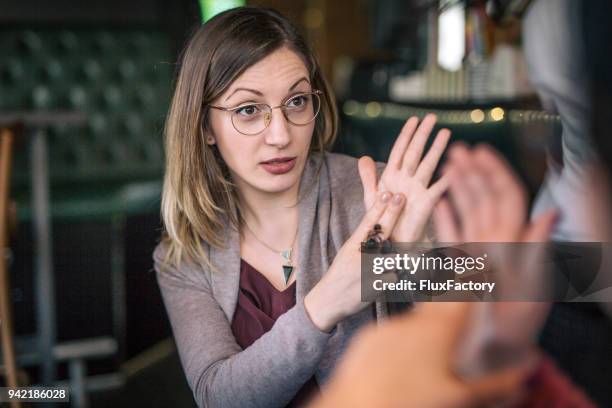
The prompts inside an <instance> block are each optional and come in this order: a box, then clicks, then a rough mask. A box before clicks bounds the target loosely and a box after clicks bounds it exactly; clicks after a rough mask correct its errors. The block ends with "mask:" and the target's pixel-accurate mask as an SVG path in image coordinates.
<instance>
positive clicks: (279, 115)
mask: <svg viewBox="0 0 612 408" xmlns="http://www.w3.org/2000/svg"><path fill="white" fill-rule="evenodd" d="M264 121H266V123H269V125H268V127H267V128H266V130H265V141H266V143H267V144H269V145H274V146H277V147H285V146H287V145H288V144H289V142H290V141H291V129H290V126H291V125H290V124H289V122H288V121H287V118H285V115H283V112H282V111H281V110H280V109H279V110H276V111H274V113H272V114H271V115H270V116H268V117H265V116H264Z"/></svg>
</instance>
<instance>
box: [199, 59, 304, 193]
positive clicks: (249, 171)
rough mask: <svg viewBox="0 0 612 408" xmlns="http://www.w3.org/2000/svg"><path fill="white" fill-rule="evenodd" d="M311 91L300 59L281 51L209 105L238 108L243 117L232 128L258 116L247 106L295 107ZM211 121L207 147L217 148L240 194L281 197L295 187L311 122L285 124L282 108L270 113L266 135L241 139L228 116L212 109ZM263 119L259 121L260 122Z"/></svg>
mask: <svg viewBox="0 0 612 408" xmlns="http://www.w3.org/2000/svg"><path fill="white" fill-rule="evenodd" d="M310 91H312V87H311V84H310V79H309V74H308V70H307V69H306V66H305V65H304V63H303V62H302V59H301V58H300V57H299V56H298V55H297V54H296V53H294V52H293V51H291V50H289V49H288V48H285V47H283V48H280V49H278V50H276V51H275V52H273V53H272V54H270V55H269V56H267V57H266V58H264V59H263V60H261V61H259V62H258V63H256V64H255V65H253V66H251V67H250V68H249V69H247V70H246V71H245V72H244V73H243V74H242V75H241V76H239V77H238V78H237V79H236V80H235V81H234V82H233V83H232V84H231V86H230V87H229V89H228V90H227V91H226V92H225V93H224V94H223V95H221V96H220V97H219V98H218V99H217V100H215V101H213V103H212V105H213V106H220V107H224V108H234V107H238V106H239V107H241V108H240V109H239V111H238V112H237V113H236V114H239V115H242V116H241V117H239V118H235V120H234V122H235V123H236V122H237V120H240V119H244V120H245V121H246V120H247V119H248V118H249V116H250V115H252V114H254V113H255V112H257V110H256V109H254V108H253V107H249V106H248V105H250V104H254V103H265V104H268V105H270V106H271V107H275V106H279V105H281V104H283V103H285V102H286V101H290V102H289V104H291V105H299V103H300V101H299V98H298V99H296V100H295V101H294V100H293V99H292V97H293V96H295V95H297V94H300V93H305V92H310ZM209 118H210V125H211V128H212V131H213V134H212V135H207V143H209V144H216V145H217V147H218V149H219V152H220V153H221V157H222V158H223V160H224V161H225V163H226V164H227V166H228V167H229V169H230V172H231V174H232V177H233V180H234V182H235V183H236V184H237V186H238V189H239V190H240V192H241V193H243V194H244V193H247V191H248V190H251V191H253V190H254V191H257V192H265V193H281V192H285V191H287V190H289V189H291V188H292V187H297V186H298V183H299V180H300V176H301V174H302V171H303V170H304V166H305V163H306V159H307V157H308V151H309V146H310V141H311V139H312V135H313V130H314V125H315V121H312V122H310V123H308V124H307V125H304V126H296V125H293V124H291V123H289V122H288V121H287V119H286V118H285V116H284V115H283V113H282V111H281V109H273V110H272V116H271V118H269V119H270V120H269V125H268V127H267V128H265V130H263V131H262V132H261V133H258V134H255V135H244V134H242V133H240V132H238V130H236V128H235V127H234V125H233V124H232V113H231V112H227V111H222V110H218V109H211V110H210V115H209ZM248 120H250V119H248ZM264 120H265V119H264V118H261V122H260V123H262V122H264Z"/></svg>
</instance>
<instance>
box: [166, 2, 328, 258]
mask: <svg viewBox="0 0 612 408" xmlns="http://www.w3.org/2000/svg"><path fill="white" fill-rule="evenodd" d="M283 46H286V47H288V48H289V49H291V50H292V51H294V52H295V53H296V54H298V55H299V56H300V57H301V58H302V60H303V61H304V64H305V65H306V68H307V69H308V72H309V74H310V80H311V84H312V86H313V88H315V89H319V90H321V91H322V92H323V94H322V95H321V109H320V113H319V115H318V116H317V119H316V123H315V129H314V134H313V138H312V143H311V146H310V152H314V151H322V152H323V151H325V150H327V149H329V148H330V147H331V145H332V144H333V142H334V139H335V136H336V131H337V123H338V114H337V112H336V105H335V100H334V97H333V94H332V92H331V90H330V88H329V86H328V84H327V82H326V80H325V78H324V77H323V74H322V72H321V69H320V67H319V64H318V62H317V60H316V58H315V56H314V54H313V53H312V51H311V50H310V48H309V47H308V45H307V44H306V42H305V41H304V39H303V37H302V36H301V35H300V34H299V33H298V31H297V30H296V28H295V27H294V26H293V25H292V24H291V23H290V22H289V21H288V20H287V19H286V18H284V17H283V16H282V15H280V14H279V13H278V12H276V11H274V10H271V9H265V8H254V7H240V8H236V9H232V10H228V11H226V12H224V13H221V14H219V15H217V16H215V17H214V18H212V19H211V20H209V21H208V22H207V23H206V24H204V25H203V26H202V27H200V28H199V29H198V30H197V31H196V32H195V34H194V35H193V36H192V38H191V40H190V41H189V43H188V45H187V47H186V48H185V50H184V51H183V54H182V57H181V63H180V67H179V72H178V76H177V78H176V83H175V90H174V95H173V97H172V102H171V105H170V110H169V112H168V116H167V118H166V125H165V130H164V137H165V151H166V171H165V176H164V187H163V192H162V207H161V215H162V220H163V223H164V228H165V231H164V234H163V236H162V240H163V241H165V243H166V244H167V251H166V262H167V263H168V264H169V265H171V266H178V265H179V264H180V263H181V261H183V260H189V261H193V262H196V263H197V264H200V265H204V266H205V267H208V268H212V267H213V266H212V265H211V263H210V260H209V259H208V255H207V253H206V250H205V246H204V245H203V244H204V243H205V244H207V245H210V246H213V247H218V248H221V247H223V246H224V228H226V227H227V224H228V223H229V224H230V226H233V227H234V228H236V229H239V228H240V224H241V218H240V213H241V212H240V202H239V200H238V194H237V192H236V188H235V185H234V183H233V182H232V180H231V177H230V174H229V170H228V168H227V166H226V164H225V163H224V161H223V159H222V158H221V156H220V154H219V152H218V150H217V148H216V146H215V145H208V144H207V143H206V142H205V134H206V132H211V129H210V127H209V126H208V121H207V117H208V111H209V108H208V107H207V105H208V104H209V103H211V102H212V101H213V100H215V99H216V98H217V97H219V96H220V95H222V94H223V93H224V92H225V91H226V90H227V89H228V88H229V86H230V85H231V84H232V82H233V81H234V80H235V79H236V78H237V77H238V76H240V75H241V74H242V73H243V72H244V71H245V70H246V69H247V68H249V67H250V66H252V65H253V64H256V63H257V62H258V61H260V60H262V59H263V58H264V57H266V56H267V55H269V54H271V53H272V52H274V51H275V50H277V49H279V48H281V47H283Z"/></svg>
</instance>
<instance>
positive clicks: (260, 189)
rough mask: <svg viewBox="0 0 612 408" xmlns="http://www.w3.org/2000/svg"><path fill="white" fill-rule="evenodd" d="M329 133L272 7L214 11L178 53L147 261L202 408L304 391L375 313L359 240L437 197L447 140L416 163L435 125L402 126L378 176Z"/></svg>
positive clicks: (390, 232)
mask: <svg viewBox="0 0 612 408" xmlns="http://www.w3.org/2000/svg"><path fill="white" fill-rule="evenodd" d="M336 123H337V114H336V111H335V108H334V99H333V96H332V94H331V91H330V90H329V87H328V85H327V83H326V81H325V79H324V78H323V75H322V73H321V70H320V67H319V65H318V63H317V61H316V59H315V58H314V56H313V54H312V52H311V51H310V49H309V48H308V46H307V45H306V43H305V41H304V40H303V38H302V37H301V36H300V35H299V34H298V33H297V31H296V29H295V28H294V27H293V26H292V25H291V24H290V23H289V22H288V21H287V20H286V19H284V18H283V17H282V16H280V15H279V14H278V13H276V12H274V11H271V10H267V9H258V8H238V9H233V10H230V11H227V12H224V13H222V14H219V15H217V16H216V17H214V18H213V19H211V20H210V21H208V22H207V23H206V24H204V25H203V26H202V27H201V28H200V29H199V30H198V31H197V32H196V33H195V35H194V36H193V38H192V39H191V40H190V42H189V44H188V46H187V48H186V49H185V51H184V54H183V56H182V61H181V66H180V71H179V73H178V78H177V82H176V89H175V93H174V97H173V100H172V105H171V108H170V112H169V115H168V118H167V123H166V130H165V137H166V154H167V164H166V175H165V181H164V191H163V200H162V216H163V220H164V224H165V229H166V234H165V236H164V238H163V240H162V242H161V243H160V245H159V246H158V248H157V249H156V251H155V254H154V259H155V268H156V271H157V277H158V281H159V284H160V287H161V291H162V295H163V298H164V303H165V305H166V309H167V311H168V315H169V318H170V322H171V325H172V328H173V333H174V336H175V338H176V342H177V347H178V351H179V354H180V357H181V361H182V364H183V367H184V370H185V373H186V376H187V379H188V382H189V384H190V386H191V388H192V391H193V393H194V397H195V399H196V401H197V403H198V404H199V405H201V406H210V407H225V406H239V407H248V406H262V407H274V406H284V405H287V404H290V405H301V404H302V402H305V400H306V399H308V398H309V397H310V396H312V395H313V393H316V390H317V388H318V385H319V384H321V383H322V382H324V381H325V379H326V378H327V376H328V375H329V373H330V370H331V369H332V368H333V367H334V365H335V364H336V361H337V360H338V357H339V356H340V355H341V353H342V351H343V350H344V349H345V347H346V345H347V342H348V340H349V339H350V338H351V336H352V335H353V333H354V332H355V331H356V330H357V329H358V328H359V327H360V326H362V325H363V324H365V323H367V322H368V321H371V320H373V319H374V318H376V317H377V316H379V317H380V316H381V315H384V313H385V310H384V307H383V305H382V304H379V305H377V307H376V308H374V307H372V306H371V305H368V304H366V303H364V302H361V299H360V297H361V292H360V290H361V288H360V252H359V248H360V243H361V242H362V241H364V240H366V238H367V237H368V235H369V234H370V231H371V230H372V229H373V228H374V226H375V225H376V224H379V225H380V226H381V232H380V235H381V237H380V238H381V239H387V238H391V239H393V240H396V241H410V240H415V239H418V238H420V236H421V235H422V233H423V228H424V226H425V224H426V222H427V220H428V218H429V216H430V214H431V210H432V208H433V205H434V204H435V202H436V201H437V200H438V198H439V196H440V195H441V194H442V193H443V192H444V190H445V189H446V186H447V178H442V179H440V180H438V181H437V182H436V183H434V184H433V185H432V186H431V187H428V185H429V184H430V180H431V177H432V175H433V172H434V170H435V167H436V165H437V163H438V161H439V158H440V156H441V154H442V152H443V150H444V148H445V147H446V144H447V142H448V139H449V137H450V133H449V132H448V131H447V130H443V131H441V132H440V133H439V134H438V136H437V137H436V140H435V141H434V143H433V145H432V147H431V148H430V150H429V152H428V153H427V154H426V155H425V156H424V157H423V159H422V160H421V157H422V155H423V150H424V147H425V144H426V141H427V139H428V136H429V133H430V132H431V130H432V128H433V126H434V123H435V117H433V116H428V117H427V118H426V119H425V120H424V121H423V123H422V124H421V125H420V126H419V127H418V129H417V125H418V120H417V119H415V118H413V119H411V120H409V121H408V122H407V123H406V125H405V126H404V128H403V129H402V133H401V134H400V136H399V137H398V139H397V141H396V144H395V146H394V148H393V151H392V152H391V155H390V157H389V163H388V165H387V167H386V169H385V171H384V172H383V173H382V175H381V177H380V180H377V174H376V166H375V165H374V162H373V161H372V160H371V159H369V158H364V159H362V160H361V161H360V162H359V166H358V164H357V160H355V159H353V158H350V157H347V156H341V155H335V154H329V153H325V150H326V149H328V148H329V147H330V146H331V144H332V142H333V140H334V137H335V131H336ZM359 175H361V179H362V182H363V186H362V184H361V183H360V177H359ZM364 198H365V202H366V206H367V208H368V210H367V211H365V209H364V205H363V200H364Z"/></svg>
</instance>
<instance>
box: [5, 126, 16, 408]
mask: <svg viewBox="0 0 612 408" xmlns="http://www.w3.org/2000/svg"><path fill="white" fill-rule="evenodd" d="M14 136H15V127H1V126H0V335H1V337H2V361H3V372H4V375H5V378H6V386H8V387H18V386H19V382H18V379H17V364H16V360H15V345H14V341H13V340H14V338H13V321H12V312H11V300H10V299H11V298H10V284H9V282H10V281H9V276H8V267H7V257H6V253H7V252H6V249H7V248H8V241H9V225H10V221H9V219H10V211H9V208H10V205H9V191H10V179H11V161H12V152H13V142H14ZM19 406H20V404H19V402H18V401H13V402H11V407H19Z"/></svg>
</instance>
